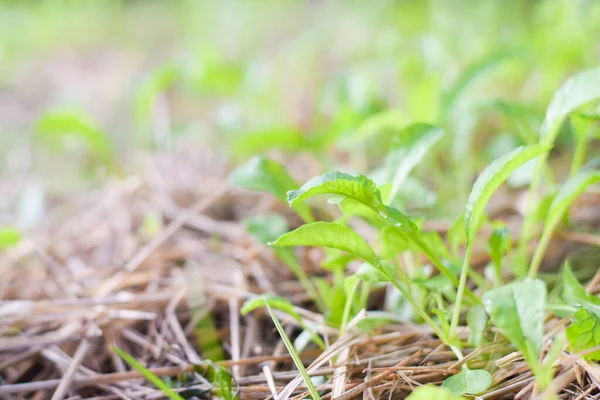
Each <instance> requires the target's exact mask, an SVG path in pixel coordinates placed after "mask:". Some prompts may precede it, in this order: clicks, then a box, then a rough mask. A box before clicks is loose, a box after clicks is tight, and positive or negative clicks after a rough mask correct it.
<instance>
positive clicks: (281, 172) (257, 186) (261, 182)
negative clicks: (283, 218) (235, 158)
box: [229, 156, 298, 201]
mask: <svg viewBox="0 0 600 400" xmlns="http://www.w3.org/2000/svg"><path fill="white" fill-rule="evenodd" d="M229 181H230V182H231V183H232V184H233V185H235V186H238V187H241V188H244V189H248V190H258V191H262V192H268V193H271V194H272V195H274V196H275V197H277V198H278V199H280V200H282V201H285V200H286V192H287V191H288V190H290V189H292V188H296V187H297V186H298V184H297V183H296V181H295V180H294V178H292V176H291V175H290V174H289V172H288V171H287V170H286V169H285V167H284V166H283V165H282V164H280V163H278V162H277V161H273V160H270V159H268V158H266V157H263V156H255V157H252V158H251V159H250V161H248V162H247V163H246V164H244V165H241V166H239V167H237V168H236V169H235V170H233V171H232V172H231V174H230V175H229Z"/></svg>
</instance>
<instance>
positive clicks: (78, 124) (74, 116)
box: [36, 108, 115, 166]
mask: <svg viewBox="0 0 600 400" xmlns="http://www.w3.org/2000/svg"><path fill="white" fill-rule="evenodd" d="M36 131H37V135H38V137H39V138H40V139H43V140H45V141H46V142H47V143H48V145H51V146H62V147H63V148H61V149H60V150H64V147H66V143H65V142H66V141H68V140H70V139H74V140H77V141H79V142H82V143H83V144H84V145H85V146H86V147H87V150H88V152H89V154H90V155H92V156H94V157H96V158H97V159H98V160H99V161H100V162H102V163H104V164H106V165H107V166H112V165H113V164H114V162H115V155H114V148H113V145H112V143H111V141H110V140H109V137H108V135H107V134H106V133H104V132H103V131H102V130H100V128H98V126H96V124H95V123H94V122H93V121H92V119H91V118H90V117H89V116H88V115H87V114H86V113H84V112H83V111H80V110H76V109H66V108H65V109H62V108H59V109H54V110H50V111H48V112H46V113H45V114H44V115H43V116H42V117H41V118H40V120H39V121H38V123H37V126H36Z"/></svg>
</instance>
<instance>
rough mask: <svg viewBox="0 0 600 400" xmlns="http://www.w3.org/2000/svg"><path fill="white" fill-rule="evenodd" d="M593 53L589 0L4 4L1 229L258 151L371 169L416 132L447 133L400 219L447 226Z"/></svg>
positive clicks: (219, 173) (529, 138)
mask: <svg viewBox="0 0 600 400" xmlns="http://www.w3.org/2000/svg"><path fill="white" fill-rule="evenodd" d="M599 54H600V2H598V1H594V0H569V1H558V0H537V1H534V0H503V1H475V0H460V1H458V0H456V1H452V0H428V1H386V0H377V1H369V2H363V1H343V2H342V1H316V0H313V1H270V0H265V1H180V0H170V1H133V0H121V1H117V0H111V1H68V0H63V1H58V0H56V1H42V0H38V1H1V2H0V193H2V196H0V225H15V226H17V227H19V228H28V227H31V226H35V225H36V224H38V223H39V222H40V221H41V220H43V218H44V215H46V212H47V210H48V209H50V208H52V207H53V205H55V204H56V203H59V202H60V200H61V199H64V198H65V197H69V196H76V195H77V194H78V193H90V191H93V190H94V188H98V187H100V186H102V185H105V184H106V183H107V182H110V181H112V180H119V179H123V177H126V176H131V175H132V174H133V175H135V174H139V173H141V171H146V172H147V171H148V169H147V166H148V163H151V164H152V165H153V168H154V170H155V171H161V170H162V171H167V172H165V175H166V176H167V178H166V179H171V178H170V177H172V176H173V175H177V174H185V173H187V172H186V171H193V170H189V169H187V170H186V168H187V167H186V166H185V165H189V164H190V163H192V164H194V163H195V164H196V165H200V166H204V168H205V169H206V172H209V173H210V172H212V173H213V175H215V177H216V178H218V179H221V180H223V179H224V177H225V174H226V172H227V170H228V169H229V168H230V167H231V166H234V165H236V164H237V163H239V162H241V161H243V160H245V159H248V158H249V157H250V156H251V155H253V154H259V153H260V154H262V153H266V154H269V155H270V156H272V157H275V158H279V159H283V160H285V161H286V163H289V164H291V165H293V164H294V163H296V164H295V165H296V168H297V171H299V172H297V173H296V175H299V176H300V178H307V177H310V176H312V174H313V173H314V172H316V173H319V172H321V171H324V170H330V169H334V168H336V169H344V170H350V171H356V172H370V171H377V168H378V167H381V165H382V163H383V159H384V155H385V154H386V153H387V150H388V148H389V140H390V137H391V134H392V133H393V132H394V131H395V130H397V128H398V126H403V125H406V124H408V123H411V122H418V121H425V122H430V123H435V124H438V125H441V126H443V127H444V128H445V129H446V130H447V132H449V133H450V134H449V135H446V137H445V138H444V140H445V143H443V144H442V145H440V146H438V147H437V150H436V152H435V154H431V155H430V156H429V157H428V162H427V169H426V171H427V172H426V173H424V172H423V171H424V170H425V168H424V167H423V168H420V169H418V170H417V173H416V174H415V178H414V179H411V180H410V181H409V182H407V185H408V186H407V187H409V190H408V192H410V193H406V199H405V200H406V204H405V207H404V208H407V209H409V210H410V209H411V208H421V209H425V210H424V211H423V210H421V211H420V213H421V215H427V214H433V215H440V214H443V215H453V214H452V213H454V212H456V210H458V209H459V208H460V207H462V206H463V205H464V203H465V201H464V198H465V196H466V194H467V193H468V190H469V189H470V185H471V183H472V179H473V176H474V174H473V172H474V171H477V170H478V169H480V168H481V166H483V165H485V163H486V162H488V161H489V159H491V158H494V157H495V156H497V155H499V154H501V153H503V152H505V151H506V150H508V149H510V148H513V147H516V146H518V145H520V144H526V143H533V142H536V141H537V139H536V135H537V131H538V128H539V124H540V123H541V121H542V120H543V116H544V112H545V111H544V110H545V108H546V106H547V104H548V102H549V100H550V98H551V96H552V94H553V93H554V91H555V90H556V89H557V87H558V86H559V85H560V83H561V82H562V81H563V80H564V79H565V78H566V77H567V76H569V75H571V74H572V73H574V72H576V71H579V70H582V69H585V68H588V67H591V66H594V65H596V64H597V63H598V60H599V57H598V56H599ZM565 129H567V130H568V129H569V127H568V126H567V127H566V128H565ZM571 140H572V136H571V135H568V134H564V135H561V137H560V141H561V142H559V145H558V151H557V153H558V154H556V155H555V156H557V157H558V158H559V159H560V148H561V146H569V145H570V141H571ZM157 160H159V161H157ZM160 160H162V161H160ZM165 160H166V161H165ZM184 160H185V162H186V163H187V164H185V165H184V164H181V168H179V167H178V165H179V164H178V163H183V161H184ZM161 162H162V163H163V164H161ZM164 163H166V164H164ZM167 164H168V166H169V168H168V169H165V168H166V167H165V168H163V166H164V165H167ZM215 164H216V165H218V167H214V165H215ZM192 173H193V172H189V173H188V175H189V174H192ZM208 175H210V174H208ZM525 175H526V174H525ZM173 179H176V178H173ZM194 179H196V180H194ZM299 180H300V181H302V179H299ZM188 181H191V182H194V184H196V183H197V185H199V186H201V185H202V184H203V182H202V179H201V177H200V176H198V177H197V178H194V177H193V176H192V177H191V178H190V177H189V176H188ZM512 184H513V185H515V186H518V185H520V184H526V179H525V180H524V181H523V182H521V183H519V182H518V179H517V180H515V181H514V182H512ZM411 196H412V197H411Z"/></svg>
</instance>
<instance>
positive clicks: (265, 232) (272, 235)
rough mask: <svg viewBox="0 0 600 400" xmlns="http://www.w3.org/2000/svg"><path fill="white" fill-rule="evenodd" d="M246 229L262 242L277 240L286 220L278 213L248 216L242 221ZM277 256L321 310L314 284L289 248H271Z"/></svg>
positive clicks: (320, 302)
mask: <svg viewBox="0 0 600 400" xmlns="http://www.w3.org/2000/svg"><path fill="white" fill-rule="evenodd" d="M243 222H244V225H246V230H247V231H248V233H249V234H250V235H252V236H253V237H254V238H256V240H258V241H259V242H261V243H263V244H267V243H270V242H272V241H274V240H277V238H278V237H280V236H281V235H283V234H285V233H286V232H287V231H288V223H287V220H286V219H285V218H284V217H282V216H281V215H279V214H262V215H256V216H253V217H248V218H246V219H245V220H244V221H243ZM273 250H274V252H275V254H276V255H277V257H279V259H280V260H281V261H283V263H284V264H285V265H286V266H287V267H288V268H289V269H290V270H291V271H292V272H293V273H294V275H295V276H296V278H298V280H299V281H300V283H301V284H302V286H303V287H304V290H306V292H307V293H308V294H309V295H310V296H311V297H312V299H313V301H314V302H315V303H316V304H317V306H319V309H321V310H322V311H324V310H325V304H324V303H323V301H322V300H321V297H320V296H319V294H318V293H317V291H316V290H315V287H314V285H313V284H312V282H311V281H310V279H308V276H307V275H306V272H305V271H304V269H303V268H302V266H301V265H300V262H299V261H298V258H297V257H296V255H295V254H294V250H293V249H291V248H285V247H279V248H275V249H273Z"/></svg>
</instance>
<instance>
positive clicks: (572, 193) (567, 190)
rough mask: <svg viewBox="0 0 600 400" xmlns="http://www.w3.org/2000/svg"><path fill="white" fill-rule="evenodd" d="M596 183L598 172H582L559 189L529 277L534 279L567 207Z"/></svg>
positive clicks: (599, 178)
mask: <svg viewBox="0 0 600 400" xmlns="http://www.w3.org/2000/svg"><path fill="white" fill-rule="evenodd" d="M597 182H600V171H596V170H583V171H581V172H579V173H578V174H576V175H575V176H573V177H572V178H570V179H569V180H568V181H567V182H566V183H565V184H564V185H563V186H562V187H561V188H560V190H559V191H558V193H557V195H556V196H555V197H554V200H552V203H551V204H550V209H549V210H548V215H547V217H546V223H545V225H544V230H543V232H542V236H541V237H540V241H539V244H538V246H537V248H536V250H535V253H534V255H533V259H532V260H531V266H530V267H529V276H530V277H534V276H535V275H536V274H537V271H538V269H539V267H540V264H541V262H542V258H543V257H544V253H545V252H546V249H547V247H548V244H549V242H550V239H551V237H552V234H553V233H554V230H555V229H556V226H557V225H558V224H559V223H560V220H561V218H562V217H563V216H564V214H565V213H566V212H567V210H568V208H569V206H570V205H571V204H572V203H573V201H575V199H576V198H577V197H578V196H579V195H580V194H581V193H583V192H584V191H585V189H587V188H588V187H589V186H590V185H592V184H594V183H597Z"/></svg>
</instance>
